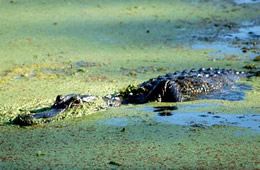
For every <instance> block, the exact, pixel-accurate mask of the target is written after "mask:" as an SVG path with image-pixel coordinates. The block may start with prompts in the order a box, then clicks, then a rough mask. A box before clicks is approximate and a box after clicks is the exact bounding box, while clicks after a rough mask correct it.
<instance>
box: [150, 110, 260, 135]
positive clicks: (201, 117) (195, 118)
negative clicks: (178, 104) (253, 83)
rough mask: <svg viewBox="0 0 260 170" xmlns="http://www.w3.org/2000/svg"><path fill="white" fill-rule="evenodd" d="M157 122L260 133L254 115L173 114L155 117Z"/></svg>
mask: <svg viewBox="0 0 260 170" xmlns="http://www.w3.org/2000/svg"><path fill="white" fill-rule="evenodd" d="M154 120H156V121H157V122H160V123H166V124H176V125H187V126H196V127H198V126H200V127H203V126H212V125H228V126H239V127H244V128H251V129H254V130H259V132H260V115H256V114H246V115H244V114H221V113H207V112H192V113H184V112H174V113H173V114H172V115H171V116H168V117H165V116H160V115H158V116H156V117H155V118H154Z"/></svg>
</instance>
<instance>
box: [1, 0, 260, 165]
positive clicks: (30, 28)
mask: <svg viewBox="0 0 260 170" xmlns="http://www.w3.org/2000/svg"><path fill="white" fill-rule="evenodd" d="M0 1H1V7H0V14H1V15H0V26H1V30H0V38H1V41H0V44H1V48H0V60H1V62H0V122H1V126H0V132H1V133H0V138H1V141H0V167H1V168H5V169H6V168H7V169H8V168H14V169H25V168H29V169H36V168H46V169H47V168H61V169H62V168H75V169H78V168H87V169H91V168H93V167H94V168H97V169H103V168H122V169H130V168H139V167H141V168H142V167H143V168H158V169H159V168H173V169H177V168H186V169H194V168H198V169H199V168H205V169H207V168H212V169H213V168H222V169H225V168H226V169H232V168H233V169H254V168H256V169H257V168H259V158H258V153H259V134H251V131H248V130H247V129H242V128H237V127H223V126H220V127H218V126H216V127H209V128H205V129H203V128H202V129H199V128H197V129H196V128H190V127H182V126H176V125H160V124H157V123H156V122H154V121H152V120H151V118H152V116H153V115H149V114H147V113H144V112H142V111H133V112H131V111H129V110H125V109H124V107H125V106H122V107H119V108H114V109H109V110H108V111H105V112H87V110H85V109H82V108H78V109H75V110H71V111H68V112H66V113H64V115H60V116H61V117H63V116H66V115H68V119H64V120H62V121H54V122H53V123H50V124H43V125H39V126H34V127H26V128H19V127H17V126H12V125H9V122H10V120H13V119H14V118H15V117H16V116H17V115H19V114H21V113H26V112H29V111H30V110H35V109H40V108H44V107H49V106H51V105H52V104H53V102H54V99H55V97H56V96H57V95H59V94H71V93H79V94H93V95H97V96H104V95H106V94H113V93H114V92H118V91H119V90H120V89H123V88H126V87H127V86H128V85H129V84H133V85H137V84H139V83H141V82H143V81H146V80H148V79H150V78H152V77H157V76H158V75H164V74H165V73H167V72H175V71H181V70H185V69H191V68H199V67H221V68H233V69H237V70H243V67H244V66H245V63H244V61H243V60H237V58H236V57H238V58H243V57H241V56H238V55H234V56H231V57H230V58H228V57H226V58H224V59H223V60H212V58H210V57H209V53H210V52H212V49H191V48H190V46H189V44H190V43H196V41H195V42H194V41H192V40H193V39H194V38H193V37H194V36H195V38H198V39H202V40H203V39H204V40H207V41H212V40H213V41H214V39H215V38H217V39H218V37H215V38H214V36H215V35H216V33H219V34H221V33H232V32H234V31H236V30H238V29H239V24H240V23H241V22H243V21H250V22H255V23H256V24H257V23H258V22H259V21H257V19H258V18H259V15H260V14H259V4H245V5H243V4H242V5H236V4H234V3H232V2H231V1H225V2H220V1H217V0H216V1H215V0H214V1H208V2H206V1H203V2H202V1H201V2H198V1H193V2H190V1H181V0H175V1H168V0H163V1H148V0H144V1H136V0H134V1H121V0H120V1H119V0H113V1H102V0H101V1H88V0H87V1H81V0H75V1H70V0H67V1H63V0H57V1H51V0H43V1H33V0H19V1H18V0H12V1H4V0H0ZM248 11H250V13H249V12H248ZM214 25H215V26H214ZM233 28H234V29H233ZM205 35H207V36H205ZM208 35H213V38H212V37H208ZM220 41H224V40H221V39H220ZM243 45H244V44H243ZM80 61H83V62H84V63H85V64H86V63H89V64H93V63H97V66H86V65H80V66H77V64H76V63H77V62H80ZM250 63H251V62H250ZM252 63H253V62H252ZM71 64H72V67H71ZM254 64H255V65H256V67H257V68H259V64H258V62H254ZM245 83H246V84H249V85H251V86H252V90H251V91H249V92H247V93H246V96H245V101H235V102H230V101H219V100H218V101H216V100H199V101H191V102H186V103H177V105H178V106H179V105H187V104H198V103H220V104H222V105H223V107H218V106H214V107H211V108H210V111H212V112H213V111H216V112H217V111H218V112H221V113H226V114H230V113H243V114H247V113H256V114H257V113H260V108H259V103H260V101H259V95H260V92H259V88H260V87H259V84H260V83H259V77H257V78H256V77H254V78H251V79H249V80H245ZM168 104H169V103H150V104H148V105H151V106H154V105H168ZM130 107H134V108H136V107H140V106H135V105H130ZM203 109H204V110H203ZM197 110H198V111H209V110H208V108H197ZM190 111H191V110H190ZM82 112H84V114H82V115H81V114H80V113H82ZM89 113H95V114H91V115H87V114H89ZM79 115H80V116H81V117H80V118H76V117H77V116H79ZM84 115H87V116H84ZM118 117H122V118H125V117H126V118H129V119H132V117H133V118H134V119H133V120H136V119H135V118H138V120H140V122H139V121H138V122H135V121H132V122H131V123H130V124H129V125H127V126H126V127H124V128H125V129H124V130H123V127H110V126H107V125H104V124H100V123H98V121H100V120H101V121H102V120H104V121H105V120H107V119H108V118H118ZM55 119H56V118H55ZM57 119H58V117H57ZM237 133H239V134H242V135H240V136H238V135H237ZM111 162H112V163H111ZM113 162H114V163H113Z"/></svg>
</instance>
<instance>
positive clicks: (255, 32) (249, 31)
mask: <svg viewBox="0 0 260 170" xmlns="http://www.w3.org/2000/svg"><path fill="white" fill-rule="evenodd" d="M225 37H226V38H235V39H242V40H247V39H259V38H260V26H259V25H252V26H249V27H245V28H239V31H238V32H235V33H231V34H228V35H226V36H225Z"/></svg>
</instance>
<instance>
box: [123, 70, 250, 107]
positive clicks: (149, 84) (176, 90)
mask: <svg viewBox="0 0 260 170" xmlns="http://www.w3.org/2000/svg"><path fill="white" fill-rule="evenodd" d="M251 75H252V74H249V73H245V72H239V71H236V70H232V69H213V68H208V69H205V68H200V69H191V70H184V71H182V72H175V73H168V74H166V75H164V76H159V77H157V78H152V79H150V80H148V81H146V82H144V83H142V84H139V85H138V86H131V85H130V86H128V87H127V88H126V89H124V90H122V91H121V96H122V97H123V103H135V104H142V103H147V102H152V101H158V102H182V101H187V100H193V99H195V98H196V97H197V96H199V95H203V94H208V93H211V92H214V91H216V90H219V89H221V88H223V87H227V86H230V85H233V84H234V83H235V81H236V80H238V79H239V78H240V77H248V76H251Z"/></svg>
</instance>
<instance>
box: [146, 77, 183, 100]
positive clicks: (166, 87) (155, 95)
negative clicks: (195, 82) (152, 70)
mask: <svg viewBox="0 0 260 170" xmlns="http://www.w3.org/2000/svg"><path fill="white" fill-rule="evenodd" d="M182 98H183V97H182V93H181V90H180V87H179V85H178V84H176V83H175V82H174V81H170V80H165V81H161V82H160V83H159V84H158V85H157V86H156V87H155V88H154V89H153V90H151V92H150V93H149V94H148V95H147V96H146V97H145V101H144V103H145V102H149V101H159V102H182Z"/></svg>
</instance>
